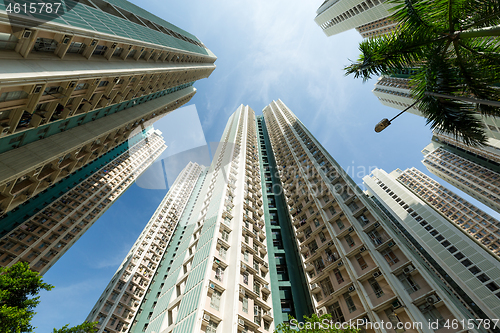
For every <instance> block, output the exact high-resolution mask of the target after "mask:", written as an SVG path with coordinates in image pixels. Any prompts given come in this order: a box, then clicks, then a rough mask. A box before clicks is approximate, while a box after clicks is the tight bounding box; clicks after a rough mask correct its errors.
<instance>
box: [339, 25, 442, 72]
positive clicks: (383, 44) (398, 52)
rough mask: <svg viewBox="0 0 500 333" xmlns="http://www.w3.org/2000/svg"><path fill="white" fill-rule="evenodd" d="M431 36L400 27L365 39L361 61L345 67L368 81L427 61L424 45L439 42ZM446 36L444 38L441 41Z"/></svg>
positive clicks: (362, 43) (361, 45)
mask: <svg viewBox="0 0 500 333" xmlns="http://www.w3.org/2000/svg"><path fill="white" fill-rule="evenodd" d="M431 38H432V35H430V34H427V35H425V34H421V35H419V36H414V35H413V33H408V32H405V31H396V32H395V33H393V34H391V35H386V36H381V37H379V38H371V39H367V40H364V41H363V42H361V43H360V45H359V49H360V51H361V55H360V57H359V59H358V61H357V62H354V63H352V64H351V65H349V66H346V67H345V68H344V70H345V71H346V75H350V74H354V77H355V78H359V77H361V78H363V80H364V81H366V80H368V79H370V78H371V77H372V76H373V75H381V74H388V73H392V72H393V71H394V70H401V69H405V68H408V67H412V66H413V65H414V64H416V63H419V62H422V61H423V59H424V58H423V56H424V51H423V49H424V47H425V46H426V45H429V44H431V43H435V42H436V40H432V39H431ZM438 40H439V39H438ZM444 40H445V39H444V38H442V39H441V44H442V43H444ZM438 42H439V41H438Z"/></svg>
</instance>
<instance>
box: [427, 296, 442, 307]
mask: <svg viewBox="0 0 500 333" xmlns="http://www.w3.org/2000/svg"><path fill="white" fill-rule="evenodd" d="M425 301H426V302H427V304H429V305H433V304H434V303H437V302H439V297H437V296H436V295H431V296H429V297H426V298H425Z"/></svg>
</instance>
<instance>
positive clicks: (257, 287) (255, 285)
mask: <svg viewBox="0 0 500 333" xmlns="http://www.w3.org/2000/svg"><path fill="white" fill-rule="evenodd" d="M253 291H254V293H256V294H257V295H259V296H260V283H258V282H257V281H254V282H253Z"/></svg>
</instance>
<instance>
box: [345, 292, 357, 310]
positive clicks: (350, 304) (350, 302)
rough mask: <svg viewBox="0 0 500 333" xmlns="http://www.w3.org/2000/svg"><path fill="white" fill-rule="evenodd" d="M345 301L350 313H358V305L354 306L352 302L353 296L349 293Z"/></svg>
mask: <svg viewBox="0 0 500 333" xmlns="http://www.w3.org/2000/svg"><path fill="white" fill-rule="evenodd" d="M344 300H345V304H346V305H347V310H349V313H353V312H354V311H356V304H354V301H353V300H352V297H351V295H349V293H345V294H344Z"/></svg>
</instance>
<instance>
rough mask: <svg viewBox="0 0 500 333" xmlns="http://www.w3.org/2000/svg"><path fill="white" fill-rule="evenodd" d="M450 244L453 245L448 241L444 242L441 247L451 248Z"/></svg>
mask: <svg viewBox="0 0 500 333" xmlns="http://www.w3.org/2000/svg"><path fill="white" fill-rule="evenodd" d="M450 244H451V243H450V242H448V241H444V242H442V243H441V245H443V246H444V247H447V246H450Z"/></svg>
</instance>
